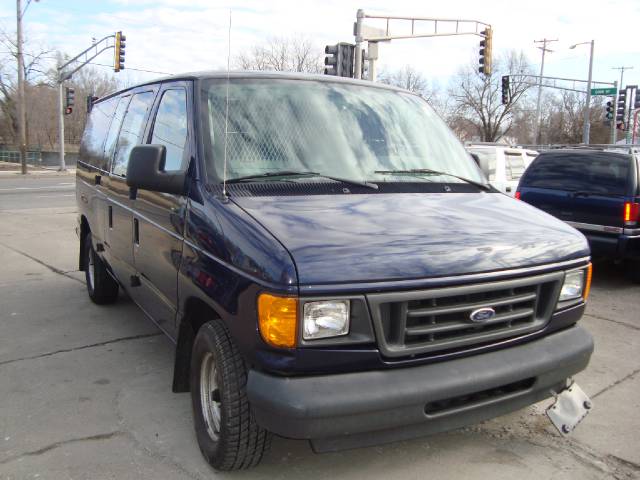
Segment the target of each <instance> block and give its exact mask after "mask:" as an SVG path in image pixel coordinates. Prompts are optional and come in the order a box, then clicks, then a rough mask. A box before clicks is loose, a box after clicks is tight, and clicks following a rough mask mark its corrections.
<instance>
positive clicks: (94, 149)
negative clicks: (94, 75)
mask: <svg viewBox="0 0 640 480" xmlns="http://www.w3.org/2000/svg"><path fill="white" fill-rule="evenodd" d="M117 103H118V98H110V99H108V100H104V101H102V102H98V103H96V104H95V105H94V106H93V108H92V109H91V114H90V115H89V119H88V120H87V126H86V127H85V129H84V134H83V135H82V142H81V143H80V158H81V160H82V161H83V162H86V163H88V164H89V165H92V166H94V167H98V168H100V169H102V170H107V169H108V167H107V165H108V164H109V162H108V159H107V157H106V156H105V155H104V150H103V146H104V140H105V137H106V136H107V132H108V130H109V125H110V124H111V119H112V118H113V113H114V111H115V109H116V104H117Z"/></svg>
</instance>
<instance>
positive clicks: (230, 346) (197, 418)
mask: <svg viewBox="0 0 640 480" xmlns="http://www.w3.org/2000/svg"><path fill="white" fill-rule="evenodd" d="M190 385H191V401H192V404H193V418H194V423H195V430H196V436H197V438H198V445H199V446H200V451H201V452H202V454H203V455H204V457H205V458H206V460H207V461H208V462H209V464H210V465H211V466H212V467H213V468H215V469H216V470H240V469H245V468H251V467H254V466H256V465H257V464H258V463H260V461H261V460H262V457H263V455H264V454H265V452H266V451H267V450H268V449H269V446H270V444H271V434H270V433H269V432H267V431H266V430H265V429H263V428H262V427H260V426H259V425H258V424H257V423H256V421H255V418H254V416H253V413H252V412H251V408H250V406H249V400H248V398H247V391H246V385H247V370H246V367H245V363H244V360H243V359H242V357H241V356H240V353H239V352H238V349H237V347H236V346H235V344H234V343H233V340H232V339H231V337H230V335H229V332H228V330H227V329H226V327H225V326H224V325H223V324H222V323H221V322H220V321H217V320H214V321H210V322H208V323H206V324H204V325H203V326H202V327H201V328H200V330H199V331H198V334H197V335H196V338H195V341H194V344H193V351H192V354H191V373H190Z"/></svg>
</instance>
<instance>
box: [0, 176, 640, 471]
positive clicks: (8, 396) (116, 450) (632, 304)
mask: <svg viewBox="0 0 640 480" xmlns="http://www.w3.org/2000/svg"><path fill="white" fill-rule="evenodd" d="M73 183H74V177H73V176H56V177H51V178H49V177H47V178H43V177H35V178H34V177H29V178H26V179H23V178H13V177H11V178H6V177H0V409H1V410H0V411H1V414H0V479H3V480H4V479H7V480H8V479H27V478H29V479H30V478H41V479H68V478H72V479H92V480H93V479H107V478H109V479H129V478H131V479H134V478H135V479H147V478H149V479H212V478H241V479H245V478H246V479H267V478H268V479H273V478H278V479H298V478H302V477H304V478H305V479H307V480H311V479H325V478H331V479H342V478H347V479H360V478H384V479H387V478H394V479H422V478H438V479H449V478H452V479H453V478H455V479H457V478H465V479H482V480H485V479H487V478H492V479H513V478H517V479H547V478H554V479H602V478H618V479H630V478H640V434H638V432H639V431H640V415H638V412H639V411H640V355H639V353H640V348H639V346H640V314H639V313H638V312H639V311H640V296H639V294H640V286H638V285H634V284H632V283H630V282H629V281H627V280H626V279H625V277H624V276H623V275H622V272H621V270H620V269H619V268H617V267H616V266H613V265H609V264H596V266H595V268H594V285H593V289H592V294H591V299H590V302H589V305H588V308H587V314H586V315H585V316H584V318H583V319H582V324H583V325H585V326H586V328H588V329H589V330H590V331H591V333H592V334H593V335H594V338H595V342H596V350H595V353H594V356H593V357H592V361H591V364H590V365H589V367H588V369H587V370H586V371H585V372H582V373H581V374H579V375H578V376H577V378H576V380H577V382H578V384H580V386H581V387H582V388H583V389H584V390H585V391H586V392H587V393H588V394H589V395H590V396H591V398H592V399H593V403H594V409H593V411H592V413H591V414H590V415H589V416H588V417H587V418H586V419H585V421H584V422H583V423H582V424H581V425H579V426H578V428H577V430H576V431H575V432H574V434H572V435H571V436H570V437H568V438H563V437H561V436H560V435H559V434H558V433H557V432H556V431H555V430H554V429H553V427H552V426H551V425H550V424H549V422H548V420H547V419H546V416H545V415H544V410H545V408H546V407H547V406H548V405H549V403H550V402H549V401H545V402H541V403H540V404H537V405H534V406H531V407H529V408H526V409H524V410H521V411H519V412H516V413H513V414H511V415H507V416H504V417H500V418H497V419H494V420H491V421H488V422H484V423H482V424H479V425H473V426H470V427H467V428H465V429H461V430H457V431H454V432H450V433H445V434H440V435H435V436H432V437H427V438H422V439H416V440H412V441H406V442H399V443H394V444H390V445H384V446H379V447H371V448H363V449H356V450H351V451H345V452H339V453H331V454H322V455H316V454H314V453H313V452H312V451H311V449H310V448H309V446H308V444H307V442H304V441H293V440H285V439H281V438H276V439H275V440H274V442H273V446H272V449H271V452H270V453H269V454H268V456H267V457H266V458H265V461H264V462H263V463H262V464H261V465H260V466H259V467H257V468H255V469H253V470H250V471H245V472H236V473H226V474H219V473H216V472H214V471H213V470H212V469H211V468H209V466H208V465H207V464H206V462H205V461H204V460H203V459H202V457H201V455H200V452H199V450H198V446H197V443H196V441H195V438H194V435H193V422H192V418H191V406H190V399H189V395H188V394H174V393H172V392H171V375H172V366H173V355H174V353H173V344H172V343H171V342H170V341H169V340H168V339H166V338H165V337H164V336H163V335H162V334H161V333H160V332H159V331H158V330H157V329H156V327H154V326H153V324H152V323H151V322H150V321H148V320H147V319H146V318H145V317H144V315H143V314H142V313H141V311H140V310H139V309H137V308H136V307H135V305H133V304H132V302H131V301H130V300H128V299H127V298H126V297H125V296H124V295H121V298H120V299H119V301H118V303H117V304H115V305H112V306H105V307H98V306H96V305H93V304H92V303H91V302H90V301H89V299H88V298H87V295H86V291H85V285H84V276H83V274H82V272H78V266H77V258H78V241H77V238H76V236H75V232H74V227H75V222H76V208H75V198H74V197H75V195H74V188H73Z"/></svg>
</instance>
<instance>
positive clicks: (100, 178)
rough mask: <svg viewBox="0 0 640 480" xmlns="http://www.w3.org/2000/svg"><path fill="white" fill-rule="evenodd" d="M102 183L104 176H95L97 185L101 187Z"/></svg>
mask: <svg viewBox="0 0 640 480" xmlns="http://www.w3.org/2000/svg"><path fill="white" fill-rule="evenodd" d="M101 181H102V175H96V176H95V184H96V185H100V182H101Z"/></svg>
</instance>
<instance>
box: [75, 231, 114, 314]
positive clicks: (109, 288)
mask: <svg viewBox="0 0 640 480" xmlns="http://www.w3.org/2000/svg"><path fill="white" fill-rule="evenodd" d="M83 263H84V278H85V280H86V282H87V293H88V294H89V298H90V299H91V300H92V301H93V303H96V304H98V305H105V304H108V303H113V302H115V301H116V300H117V299H118V282H116V281H115V280H114V279H113V278H112V277H111V275H109V272H108V271H107V267H106V265H105V264H104V262H103V261H102V259H101V258H100V257H99V256H98V254H97V253H96V251H95V250H94V248H93V242H92V241H91V234H90V233H89V234H87V236H86V237H85V239H84V262H83Z"/></svg>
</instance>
